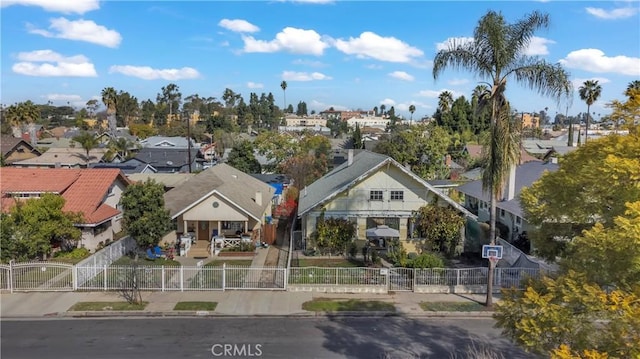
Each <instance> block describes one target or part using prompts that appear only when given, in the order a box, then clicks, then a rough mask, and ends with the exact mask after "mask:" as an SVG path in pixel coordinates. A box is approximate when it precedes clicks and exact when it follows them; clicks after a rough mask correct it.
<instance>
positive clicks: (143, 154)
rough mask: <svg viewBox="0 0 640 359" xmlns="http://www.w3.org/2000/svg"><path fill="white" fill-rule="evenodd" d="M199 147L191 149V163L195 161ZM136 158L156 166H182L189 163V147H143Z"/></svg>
mask: <svg viewBox="0 0 640 359" xmlns="http://www.w3.org/2000/svg"><path fill="white" fill-rule="evenodd" d="M197 155H198V149H197V148H192V149H191V163H192V164H193V163H195V161H196V157H197ZM135 159H137V160H139V161H142V162H144V163H148V164H150V165H152V166H153V167H155V168H159V167H163V168H167V167H171V168H178V169H179V168H181V167H183V166H187V165H189V155H188V150H187V148H141V149H140V151H138V153H136V157H135Z"/></svg>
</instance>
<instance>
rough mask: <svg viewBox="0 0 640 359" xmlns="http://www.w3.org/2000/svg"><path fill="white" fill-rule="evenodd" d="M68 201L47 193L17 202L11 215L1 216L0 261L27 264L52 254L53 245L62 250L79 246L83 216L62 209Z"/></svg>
mask: <svg viewBox="0 0 640 359" xmlns="http://www.w3.org/2000/svg"><path fill="white" fill-rule="evenodd" d="M64 203H65V200H64V198H62V196H60V195H57V194H50V193H46V194H44V195H42V196H41V197H40V198H32V199H28V200H26V201H25V202H17V203H16V205H15V206H13V207H12V208H11V210H10V212H9V214H1V215H0V219H1V222H2V223H1V225H0V230H1V231H0V235H1V238H0V258H1V259H2V261H3V262H8V261H9V260H11V259H15V260H17V261H26V260H31V259H35V258H42V257H44V256H45V255H48V254H50V253H51V246H52V245H56V246H58V245H59V246H60V247H61V248H62V249H63V250H71V249H73V248H75V247H77V244H78V241H79V240H80V238H81V235H82V233H81V231H80V229H78V228H76V227H74V224H76V223H82V221H83V219H82V214H80V213H72V212H65V211H63V210H62V208H63V207H64Z"/></svg>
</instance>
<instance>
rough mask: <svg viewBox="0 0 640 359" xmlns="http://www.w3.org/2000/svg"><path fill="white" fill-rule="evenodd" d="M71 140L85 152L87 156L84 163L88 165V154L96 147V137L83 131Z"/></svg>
mask: <svg viewBox="0 0 640 359" xmlns="http://www.w3.org/2000/svg"><path fill="white" fill-rule="evenodd" d="M72 140H73V141H75V142H78V143H79V144H80V146H82V148H83V149H84V150H85V152H86V155H87V156H86V157H85V162H86V163H87V164H89V159H90V157H89V152H91V150H92V149H94V148H96V147H98V140H97V139H96V137H95V136H94V135H93V134H91V133H89V132H84V131H83V132H80V134H78V135H77V136H74V137H73V138H72Z"/></svg>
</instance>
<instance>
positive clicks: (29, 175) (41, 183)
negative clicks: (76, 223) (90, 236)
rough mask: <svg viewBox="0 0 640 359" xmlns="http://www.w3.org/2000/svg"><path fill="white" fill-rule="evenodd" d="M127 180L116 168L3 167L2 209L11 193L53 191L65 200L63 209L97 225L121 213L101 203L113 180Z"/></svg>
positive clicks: (0, 174)
mask: <svg viewBox="0 0 640 359" xmlns="http://www.w3.org/2000/svg"><path fill="white" fill-rule="evenodd" d="M118 179H120V180H121V181H122V182H124V183H125V184H129V183H130V182H129V180H128V179H127V178H126V177H125V176H124V175H123V174H122V172H121V171H120V170H119V169H117V168H89V169H87V168H83V169H69V168H19V167H3V168H2V170H1V171H0V190H1V192H2V202H3V203H2V210H3V211H5V210H7V209H8V208H10V207H11V206H12V205H13V203H15V202H14V201H13V199H11V198H10V194H11V193H25V192H35V193H43V192H53V193H59V194H61V195H62V197H63V198H64V199H65V205H64V208H63V210H65V211H70V212H82V213H83V214H84V218H85V224H97V223H101V222H104V221H106V220H108V219H109V218H111V217H113V216H116V215H118V214H119V213H120V211H118V210H117V209H115V208H113V207H111V206H109V205H107V204H105V203H104V200H105V198H107V195H108V194H109V190H110V188H111V186H112V185H113V183H114V182H115V181H116V180H118Z"/></svg>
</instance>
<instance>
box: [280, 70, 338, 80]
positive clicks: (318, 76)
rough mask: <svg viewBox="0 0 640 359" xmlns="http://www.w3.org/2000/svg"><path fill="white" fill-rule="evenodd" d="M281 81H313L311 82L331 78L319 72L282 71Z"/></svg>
mask: <svg viewBox="0 0 640 359" xmlns="http://www.w3.org/2000/svg"><path fill="white" fill-rule="evenodd" d="M282 79H283V80H285V81H313V80H331V77H329V76H327V75H325V74H322V73H320V72H311V73H308V72H295V71H284V72H283V73H282Z"/></svg>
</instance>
